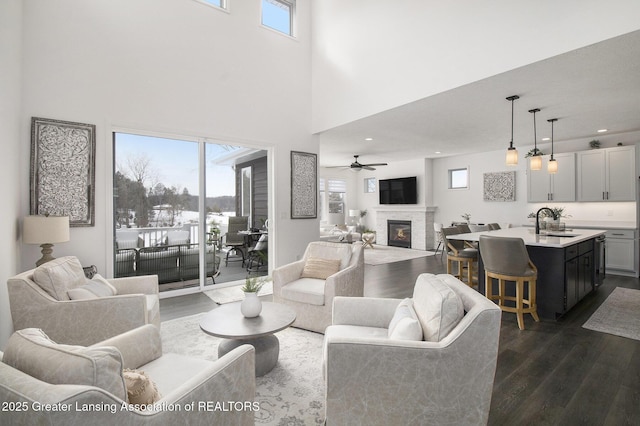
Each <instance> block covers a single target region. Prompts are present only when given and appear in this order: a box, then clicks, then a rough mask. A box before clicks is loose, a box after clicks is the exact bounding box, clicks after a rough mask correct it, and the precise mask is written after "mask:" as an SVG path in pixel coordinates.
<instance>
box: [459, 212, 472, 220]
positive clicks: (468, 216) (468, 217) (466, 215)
mask: <svg viewBox="0 0 640 426" xmlns="http://www.w3.org/2000/svg"><path fill="white" fill-rule="evenodd" d="M460 216H461V217H462V218H463V219H464V220H466V221H467V222H469V221H470V220H471V213H463V214H461V215H460Z"/></svg>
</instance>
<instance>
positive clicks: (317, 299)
mask: <svg viewBox="0 0 640 426" xmlns="http://www.w3.org/2000/svg"><path fill="white" fill-rule="evenodd" d="M310 259H328V260H339V262H338V263H339V266H338V270H337V272H335V273H333V274H331V275H329V276H328V277H327V278H326V279H325V278H317V277H314V276H313V275H314V274H313V273H310V274H306V273H305V272H306V271H308V270H309V268H308V266H309V264H310V263H311V260H310ZM305 275H306V276H305ZM363 294H364V255H363V247H362V244H340V243H329V242H324V241H315V242H312V243H309V245H308V246H307V249H306V251H305V253H304V257H303V258H302V260H299V261H297V262H293V263H290V264H288V265H284V266H281V267H279V268H276V269H274V271H273V301H274V302H277V303H282V304H285V305H287V306H290V307H291V308H293V310H295V311H296V320H295V322H294V323H293V326H294V327H299V328H304V329H306V330H311V331H315V332H318V333H324V330H325V328H327V326H329V325H330V324H331V312H332V306H333V298H334V297H336V296H352V297H362V296H363Z"/></svg>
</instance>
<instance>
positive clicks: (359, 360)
mask: <svg viewBox="0 0 640 426" xmlns="http://www.w3.org/2000/svg"><path fill="white" fill-rule="evenodd" d="M500 316H501V311H500V309H499V308H498V307H497V306H496V305H495V304H494V303H493V302H491V301H489V300H487V298H485V297H484V296H483V295H481V294H480V293H478V292H477V291H475V290H473V289H471V288H469V287H468V286H467V285H465V284H464V283H462V282H461V281H460V280H458V279H457V278H455V277H453V276H451V275H446V274H442V275H433V274H421V275H420V276H418V278H417V280H416V285H415V288H414V293H413V298H407V299H405V300H400V299H385V298H369V297H360V298H358V297H356V298H353V297H336V298H335V299H334V308H333V325H331V326H329V327H328V328H327V330H326V332H325V337H324V354H323V357H324V365H323V367H324V378H325V383H326V387H325V389H326V390H325V392H326V404H325V407H326V422H327V424H328V425H332V424H336V425H344V424H349V425H418V424H420V425H441V424H447V425H474V426H475V425H483V424H487V419H488V416H489V408H490V405H491V393H492V388H493V381H494V374H495V370H496V363H497V357H498V343H499V335H500Z"/></svg>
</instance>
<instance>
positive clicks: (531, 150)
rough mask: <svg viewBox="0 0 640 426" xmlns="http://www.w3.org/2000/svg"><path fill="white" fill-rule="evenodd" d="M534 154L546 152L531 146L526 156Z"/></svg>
mask: <svg viewBox="0 0 640 426" xmlns="http://www.w3.org/2000/svg"><path fill="white" fill-rule="evenodd" d="M534 155H544V152H542V150H541V149H539V148H531V149H530V150H529V152H527V153H526V154H525V156H524V158H529V157H533V156H534Z"/></svg>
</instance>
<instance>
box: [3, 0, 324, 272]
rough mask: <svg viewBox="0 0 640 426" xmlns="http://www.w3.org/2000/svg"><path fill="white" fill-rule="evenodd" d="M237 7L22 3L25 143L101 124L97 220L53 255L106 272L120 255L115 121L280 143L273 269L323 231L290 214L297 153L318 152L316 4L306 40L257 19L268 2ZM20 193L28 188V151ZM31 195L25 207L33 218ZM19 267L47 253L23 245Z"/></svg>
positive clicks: (160, 0)
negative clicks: (76, 125)
mask: <svg viewBox="0 0 640 426" xmlns="http://www.w3.org/2000/svg"><path fill="white" fill-rule="evenodd" d="M229 3H230V6H231V9H230V12H229V13H226V12H222V11H219V10H217V9H215V8H212V7H209V6H207V5H204V4H202V3H199V2H195V1H189V0H136V1H131V0H110V1H91V2H88V1H86V0H57V1H55V2H48V1H47V2H45V1H39V0H24V1H23V4H24V28H23V31H24V69H23V79H24V95H23V106H24V108H23V116H22V119H21V123H22V129H21V130H22V137H21V144H22V146H23V147H28V146H29V136H28V134H29V132H28V126H29V120H30V117H32V116H37V117H45V118H52V119H59V120H67V121H77V122H81V123H91V124H95V125H96V126H97V135H96V136H97V152H96V226H94V227H87V228H72V229H71V241H70V242H68V243H63V244H58V245H56V247H55V250H54V251H55V253H54V255H56V256H62V255H76V256H78V257H79V258H80V260H81V262H82V263H83V264H85V265H89V264H96V265H97V266H98V269H99V270H100V271H101V273H102V272H104V273H105V274H106V275H110V274H111V272H110V271H107V270H106V265H108V263H109V261H108V259H109V258H110V256H111V250H112V249H111V247H112V239H111V238H112V237H111V232H112V231H111V226H112V225H111V221H112V219H111V218H112V213H111V209H110V206H111V202H110V197H111V192H110V185H111V179H112V175H111V173H112V170H111V161H112V158H111V155H112V154H111V132H112V130H113V129H114V128H128V129H131V130H142V131H153V132H157V133H159V134H171V135H184V136H197V137H206V138H210V139H213V140H219V141H227V142H229V143H232V144H240V145H245V144H246V145H250V146H256V147H264V148H269V147H275V150H274V154H275V155H274V161H273V164H274V170H275V176H274V179H273V181H272V182H270V183H271V185H272V188H274V193H275V194H274V196H273V197H271V201H272V203H273V205H274V208H273V210H274V212H275V214H274V216H275V217H274V218H273V220H272V221H271V223H272V230H273V231H274V233H275V231H277V234H276V237H275V239H276V246H275V249H276V250H275V253H274V264H275V265H278V264H282V263H287V262H289V261H292V260H294V259H295V258H296V256H299V255H301V254H302V253H303V251H304V248H305V247H306V242H307V241H310V240H313V239H315V238H317V235H318V226H317V225H318V222H317V221H314V220H296V221H294V220H291V219H289V218H290V212H289V210H290V200H289V192H290V191H289V190H288V189H287V188H288V187H289V182H290V176H289V171H290V166H289V156H290V154H289V152H290V151H291V150H298V151H306V152H314V153H316V152H317V151H318V141H317V138H316V137H314V136H312V135H311V132H310V116H311V109H310V108H311V100H310V93H311V89H310V87H311V80H310V79H311V77H310V76H311V68H310V66H311V62H310V59H311V57H310V29H309V26H310V23H311V20H310V5H309V1H308V0H298V2H297V18H298V29H299V31H298V37H297V38H296V39H292V38H290V37H287V36H284V35H282V34H279V33H277V32H275V31H271V30H267V29H265V28H263V27H261V25H260V2H258V1H234V2H229ZM19 170H20V173H15V174H16V175H18V176H19V177H20V180H21V185H20V188H19V190H20V192H21V193H23V194H28V191H29V181H28V172H29V151H28V149H23V150H22V156H21V159H20V165H19ZM26 200H27V198H26V197H25V198H24V199H23V203H22V205H21V211H22V214H27V212H28V208H29V206H28V203H27V201H26ZM23 255H24V256H23V261H22V268H23V269H28V268H31V267H32V265H33V263H34V261H35V260H36V259H38V258H39V249H38V248H37V247H29V246H24V247H23Z"/></svg>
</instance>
